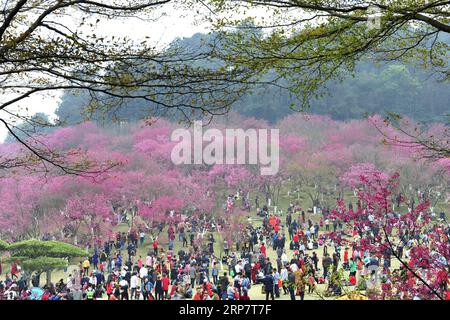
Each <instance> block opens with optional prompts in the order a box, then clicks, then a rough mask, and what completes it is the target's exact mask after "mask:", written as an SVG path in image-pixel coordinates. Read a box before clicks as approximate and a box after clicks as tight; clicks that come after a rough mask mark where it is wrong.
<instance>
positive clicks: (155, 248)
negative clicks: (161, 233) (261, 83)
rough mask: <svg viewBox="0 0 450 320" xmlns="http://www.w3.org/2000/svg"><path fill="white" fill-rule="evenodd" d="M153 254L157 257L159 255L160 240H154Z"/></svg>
mask: <svg viewBox="0 0 450 320" xmlns="http://www.w3.org/2000/svg"><path fill="white" fill-rule="evenodd" d="M153 252H154V253H155V255H158V238H155V240H153Z"/></svg>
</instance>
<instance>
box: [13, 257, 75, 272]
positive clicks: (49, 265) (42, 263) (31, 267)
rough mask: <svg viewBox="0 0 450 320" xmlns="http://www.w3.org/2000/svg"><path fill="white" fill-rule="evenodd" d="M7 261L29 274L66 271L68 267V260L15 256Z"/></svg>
mask: <svg viewBox="0 0 450 320" xmlns="http://www.w3.org/2000/svg"><path fill="white" fill-rule="evenodd" d="M5 261H8V262H16V263H18V264H19V265H20V266H21V267H22V268H23V269H24V270H27V271H29V272H34V271H37V272H39V273H42V272H46V271H52V270H57V269H64V268H66V267H67V266H68V262H67V259H64V258H52V257H37V258H29V257H19V256H14V257H9V258H7V259H5Z"/></svg>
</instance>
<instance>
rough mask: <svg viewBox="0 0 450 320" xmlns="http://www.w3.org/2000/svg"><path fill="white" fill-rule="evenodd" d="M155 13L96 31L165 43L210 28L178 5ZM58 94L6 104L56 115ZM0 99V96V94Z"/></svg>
mask: <svg viewBox="0 0 450 320" xmlns="http://www.w3.org/2000/svg"><path fill="white" fill-rule="evenodd" d="M164 8H166V7H164ZM165 11H167V9H166V10H165ZM155 17H159V18H158V19H157V21H150V22H145V21H142V20H140V19H127V20H126V21H120V20H119V21H118V20H114V21H101V22H100V23H99V28H98V29H96V30H95V31H96V33H97V34H105V35H115V36H128V37H130V38H132V39H137V40H138V39H143V38H144V37H145V36H149V37H150V39H151V40H153V41H154V42H155V43H156V44H159V45H161V46H164V45H167V44H169V43H170V42H171V41H173V40H174V39H175V38H177V37H179V38H184V37H191V36H192V35H194V34H195V33H197V32H203V33H204V32H207V31H208V30H209V25H207V24H206V23H198V22H196V21H195V20H196V19H195V17H194V16H193V14H192V12H187V11H186V10H185V9H181V8H177V9H173V8H170V12H163V11H161V12H155ZM60 96H61V93H59V94H54V93H53V95H51V96H50V95H48V94H47V95H33V96H31V97H30V98H27V99H24V100H22V101H21V102H20V104H18V105H16V106H12V107H9V108H8V110H14V109H17V108H18V107H20V108H21V110H22V114H23V110H24V108H25V107H26V108H27V109H28V111H27V113H28V114H29V115H33V114H35V113H36V112H44V113H46V114H48V115H50V116H51V117H55V114H54V111H55V110H56V108H57V106H58V102H59V98H60ZM3 98H5V97H3ZM6 98H7V97H6ZM0 99H1V100H3V99H2V97H1V96H0ZM0 112H1V111H0ZM0 116H1V117H3V118H5V119H7V118H8V116H7V115H6V114H5V113H4V112H1V114H0ZM6 136H7V130H6V128H5V127H4V126H0V142H1V141H4V139H5V138H6Z"/></svg>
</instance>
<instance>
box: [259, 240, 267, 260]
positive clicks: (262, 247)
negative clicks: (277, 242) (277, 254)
mask: <svg viewBox="0 0 450 320" xmlns="http://www.w3.org/2000/svg"><path fill="white" fill-rule="evenodd" d="M259 250H260V251H261V254H262V255H263V257H264V258H267V255H266V246H265V245H264V242H263V243H261V246H260V247H259Z"/></svg>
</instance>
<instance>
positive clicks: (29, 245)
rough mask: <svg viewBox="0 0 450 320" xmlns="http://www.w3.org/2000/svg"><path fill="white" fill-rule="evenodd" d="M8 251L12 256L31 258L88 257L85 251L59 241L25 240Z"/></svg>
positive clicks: (14, 244) (13, 245) (11, 246)
mask: <svg viewBox="0 0 450 320" xmlns="http://www.w3.org/2000/svg"><path fill="white" fill-rule="evenodd" d="M8 250H9V251H10V253H11V255H12V256H24V257H29V258H38V257H51V258H74V257H84V256H85V255H86V252H85V251H84V250H82V249H80V248H78V247H76V246H73V245H71V244H68V243H64V242H59V241H41V240H25V241H20V242H16V243H13V244H11V245H10V246H9V247H8Z"/></svg>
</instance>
